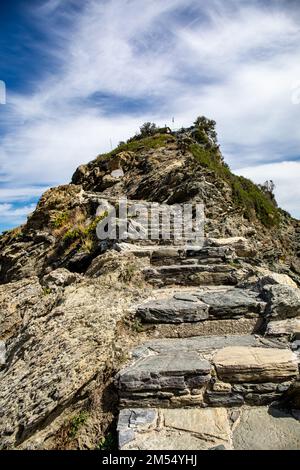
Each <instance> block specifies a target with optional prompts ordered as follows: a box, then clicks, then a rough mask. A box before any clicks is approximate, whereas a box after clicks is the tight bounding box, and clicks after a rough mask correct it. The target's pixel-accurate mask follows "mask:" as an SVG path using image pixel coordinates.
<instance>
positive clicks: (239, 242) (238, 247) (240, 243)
mask: <svg viewBox="0 0 300 470" xmlns="http://www.w3.org/2000/svg"><path fill="white" fill-rule="evenodd" d="M207 244H209V245H211V246H216V247H230V248H233V249H234V250H235V252H236V254H237V256H239V257H241V258H244V257H245V258H246V257H252V256H254V255H255V253H256V250H255V248H254V247H253V246H252V245H251V243H250V242H249V241H248V240H247V238H244V237H231V238H209V239H208V240H207Z"/></svg>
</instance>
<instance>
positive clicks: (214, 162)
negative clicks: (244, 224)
mask: <svg viewBox="0 0 300 470" xmlns="http://www.w3.org/2000/svg"><path fill="white" fill-rule="evenodd" d="M190 151H191V152H192V154H193V156H194V157H195V159H196V160H197V161H198V162H199V163H200V164H201V165H202V166H204V167H206V168H208V169H210V170H212V171H213V172H214V173H215V174H216V175H217V176H218V177H220V178H221V179H223V180H224V181H226V182H227V183H228V184H229V185H230V186H231V189H232V197H233V201H234V203H235V205H236V207H238V208H240V209H242V211H243V214H244V216H245V217H246V218H247V219H248V220H251V219H253V218H254V216H256V217H257V219H258V220H260V222H261V223H262V224H263V225H265V226H266V227H268V228H270V227H273V226H278V225H279V223H280V212H279V210H278V209H277V206H276V202H275V201H272V200H271V199H270V197H269V196H268V195H267V194H266V193H265V192H264V191H263V190H262V189H261V188H260V187H259V186H257V185H256V184H254V183H253V182H252V181H250V180H248V179H247V178H244V177H242V176H237V175H234V174H233V173H232V172H231V171H230V168H229V166H228V165H226V164H223V163H222V162H221V161H220V159H219V157H218V155H217V154H216V152H215V151H214V150H213V149H210V150H208V149H204V148H203V147H201V146H200V145H197V144H193V145H191V147H190Z"/></svg>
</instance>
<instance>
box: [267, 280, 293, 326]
mask: <svg viewBox="0 0 300 470" xmlns="http://www.w3.org/2000/svg"><path fill="white" fill-rule="evenodd" d="M262 297H263V298H264V300H266V301H267V303H268V306H267V309H266V313H267V315H268V316H271V317H272V318H277V319H279V320H280V319H282V320H284V319H285V318H293V317H298V316H300V289H295V288H293V287H290V286H284V285H271V286H270V285H269V286H265V287H264V289H263V293H262Z"/></svg>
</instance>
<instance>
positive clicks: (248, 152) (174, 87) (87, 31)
mask: <svg viewBox="0 0 300 470" xmlns="http://www.w3.org/2000/svg"><path fill="white" fill-rule="evenodd" d="M249 3H250V7H249ZM63 5H64V2H61V1H59V0H49V1H48V2H45V3H44V5H43V15H41V14H40V13H41V12H40V11H38V10H37V11H36V14H38V15H39V16H36V17H35V18H36V22H37V18H39V21H40V22H41V24H40V27H41V28H42V29H46V30H47V31H48V33H49V35H51V37H52V39H53V44H52V46H51V47H50V46H49V50H48V51H46V52H47V53H48V54H51V56H52V57H53V58H55V60H56V62H57V64H59V66H57V67H56V68H55V70H54V71H52V72H51V73H50V72H49V74H48V75H46V76H45V77H44V79H43V80H42V81H41V82H39V83H37V84H36V88H35V91H34V92H33V93H31V94H30V95H14V96H10V103H12V105H11V108H10V115H9V118H8V124H10V132H9V133H8V134H6V135H5V136H4V138H3V140H2V145H1V149H0V164H1V167H2V168H1V173H2V174H4V175H5V176H4V178H5V181H6V186H7V185H8V184H10V187H11V188H14V187H18V186H20V181H22V185H23V186H24V187H27V188H28V187H32V186H33V185H34V186H35V185H37V184H38V185H41V186H44V185H45V186H47V185H49V184H51V185H52V184H58V183H65V182H68V181H69V180H70V177H71V174H72V172H73V171H74V170H75V168H76V167H77V166H78V165H79V164H80V163H82V162H85V161H88V160H90V159H91V158H93V157H94V156H95V155H96V154H98V153H99V152H102V151H107V150H109V149H110V139H112V141H113V145H116V144H117V143H118V141H119V140H124V139H126V138H127V137H129V136H130V135H132V134H133V133H134V132H135V131H136V129H137V127H138V125H139V124H140V123H142V122H144V121H145V120H156V121H157V122H158V123H160V124H165V123H168V122H170V119H171V117H172V116H173V115H174V116H175V119H176V126H178V127H180V126H181V125H189V124H190V123H191V121H192V120H193V119H194V118H195V117H196V116H197V115H199V114H206V115H208V116H209V117H212V118H214V119H215V120H216V121H217V124H218V131H219V136H220V141H221V143H222V147H223V149H224V154H225V157H226V158H227V159H228V160H229V162H230V164H231V165H232V167H233V168H240V167H242V166H243V167H244V168H245V167H247V168H246V171H249V172H250V173H251V170H250V169H249V168H250V167H254V169H253V172H254V173H253V175H254V177H255V178H256V177H257V174H258V173H257V171H258V170H257V168H262V167H261V165H262V164H264V163H271V162H277V161H282V160H287V159H288V157H289V156H291V155H292V156H293V157H295V156H297V152H298V148H299V145H300V129H299V126H298V124H297V123H298V121H299V113H300V107H299V106H295V105H293V104H292V90H291V86H292V84H293V83H294V82H296V81H297V80H299V79H300V65H299V64H298V61H297V60H296V57H299V53H300V31H299V28H298V18H297V17H296V16H295V14H294V13H293V11H292V10H291V11H289V10H287V9H283V7H282V6H280V3H278V5H279V6H278V7H277V8H268V9H266V8H262V7H261V6H259V4H258V3H257V2H256V1H253V2H246V1H239V2H236V1H234V0H230V1H228V2H220V1H216V0H215V1H210V2H199V1H198V0H165V1H161V0H143V7H142V8H141V2H140V1H139V0H131V1H130V2H124V1H123V0H110V1H106V2H99V1H95V0H87V1H86V2H85V7H84V8H83V10H81V11H80V12H78V11H76V10H70V11H64V19H65V20H67V21H65V22H64V24H65V25H67V26H64V28H62V29H61V28H59V27H58V26H57V24H56V23H55V14H56V12H57V11H59V10H61V8H63ZM281 5H282V4H281ZM189 8H193V12H194V13H193V15H190V16H189V15H186V16H185V15H183V14H179V10H180V9H182V10H183V9H185V11H188V9H189ZM175 13H177V15H175ZM40 18H44V20H40ZM36 47H39V46H38V45H37V46H36ZM96 92H101V93H106V94H109V95H115V96H122V97H125V98H126V99H139V98H145V97H146V98H148V99H149V100H151V99H152V100H153V101H156V102H157V101H158V102H161V106H160V108H159V110H158V111H157V106H155V108H154V107H153V109H151V108H150V109H149V111H147V112H144V111H141V112H140V114H139V115H138V116H133V115H131V114H130V113H129V112H128V113H126V111H124V112H123V113H122V114H121V113H120V114H119V115H116V114H115V115H113V114H107V112H106V110H105V109H104V108H101V107H100V106H98V107H96V106H94V105H93V103H92V101H91V100H90V99H89V98H90V96H91V95H93V94H94V93H96ZM115 99H117V98H115ZM272 168H273V167H272ZM285 171H286V178H287V181H288V180H289V178H290V181H294V175H293V174H292V169H291V167H290V166H287V167H286V170H285ZM279 178H280V174H278V175H277V174H274V178H273V179H274V180H275V183H277V187H278V188H279V187H280V185H281V184H282V183H280V182H279ZM277 180H278V181H277ZM33 191H34V189H33ZM3 197H5V195H3ZM297 198H298V199H297ZM279 199H280V201H282V205H283V206H284V207H285V208H286V209H288V210H290V211H291V212H293V213H294V214H296V213H297V214H298V212H297V207H296V206H297V201H298V202H299V200H300V195H299V194H295V195H294V196H293V197H292V198H290V197H283V195H281V193H280V194H279ZM1 200H2V201H4V202H5V201H7V199H2V198H1V192H0V201H1Z"/></svg>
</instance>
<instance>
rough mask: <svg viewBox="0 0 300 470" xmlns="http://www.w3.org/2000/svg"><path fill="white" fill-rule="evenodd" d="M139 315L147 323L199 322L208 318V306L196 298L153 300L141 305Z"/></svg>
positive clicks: (138, 310)
mask: <svg viewBox="0 0 300 470" xmlns="http://www.w3.org/2000/svg"><path fill="white" fill-rule="evenodd" d="M190 299H194V300H190ZM137 315H138V316H139V317H140V318H141V319H142V320H143V321H144V322H146V323H185V322H199V321H203V320H206V319H207V318H208V305H206V304H205V303H203V302H201V301H200V300H198V299H197V298H196V297H194V298H192V297H185V296H184V295H183V297H182V298H181V299H176V298H171V299H161V300H153V301H151V302H147V303H145V304H143V305H141V306H140V307H139V308H138V309H137Z"/></svg>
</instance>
